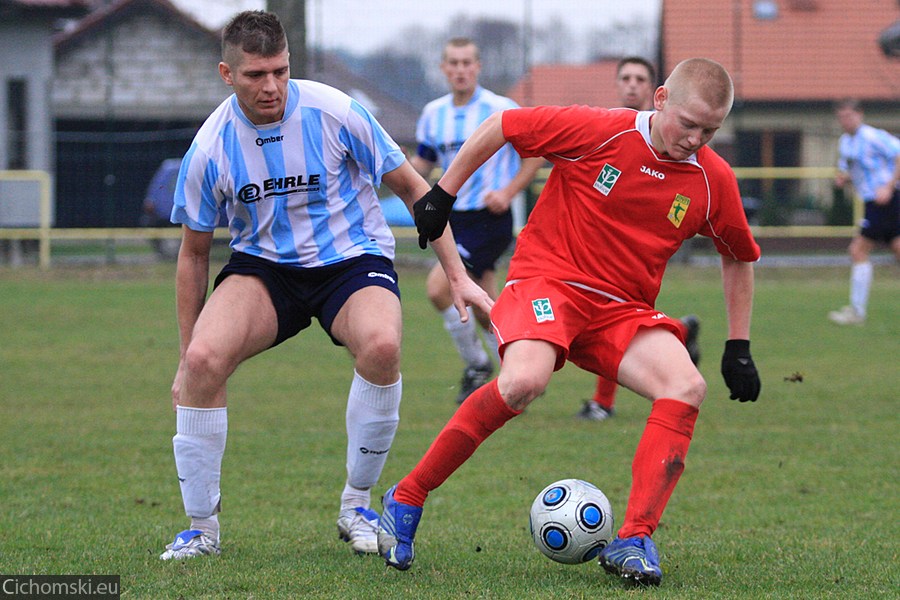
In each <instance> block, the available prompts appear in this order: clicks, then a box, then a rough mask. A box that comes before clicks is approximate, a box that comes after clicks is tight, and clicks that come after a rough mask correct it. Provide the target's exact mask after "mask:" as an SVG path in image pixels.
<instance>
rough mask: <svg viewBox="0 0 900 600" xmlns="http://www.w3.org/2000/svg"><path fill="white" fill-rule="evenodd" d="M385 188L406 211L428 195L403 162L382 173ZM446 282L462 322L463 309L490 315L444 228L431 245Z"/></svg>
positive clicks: (466, 314) (488, 301)
mask: <svg viewBox="0 0 900 600" xmlns="http://www.w3.org/2000/svg"><path fill="white" fill-rule="evenodd" d="M382 180H383V181H384V183H385V185H387V186H388V187H389V188H390V189H391V191H393V192H394V193H395V194H397V196H399V197H400V199H402V200H403V202H405V203H406V206H407V208H409V209H410V211H412V207H413V203H414V201H415V200H417V199H420V198H422V197H423V196H425V195H426V194H427V193H428V192H429V187H428V183H427V182H426V181H425V180H424V179H423V178H422V176H421V175H419V174H418V173H417V172H416V170H415V169H414V168H413V167H412V165H410V163H409V162H405V163H403V164H402V165H400V166H399V167H398V168H396V169H394V170H393V171H391V172H390V173H386V174H385V175H384V177H383V178H382ZM431 248H432V250H434V253H435V255H436V256H437V258H438V261H440V263H441V267H442V268H443V269H444V273H445V274H446V275H447V280H448V281H449V282H450V296H451V298H452V299H453V305H454V306H455V307H456V310H457V311H458V312H459V318H460V320H462V321H463V322H465V321H467V320H468V318H469V311H467V310H466V307H467V306H476V307H478V308H480V309H481V310H483V311H485V313H490V311H491V307H492V306H493V304H494V302H493V300H491V298H490V296H488V294H487V292H485V291H484V290H483V289H481V288H480V287H479V286H478V284H476V283H475V282H474V281H472V279H471V278H470V277H469V274H468V273H467V272H466V267H465V265H463V263H462V259H461V258H460V257H459V252H458V251H457V250H456V242H455V241H454V239H453V232H452V231H451V230H450V227H449V226H448V227H447V228H446V230H445V233H444V235H442V236H440V237H439V238H437V239H435V240H434V241H433V242H432V244H431Z"/></svg>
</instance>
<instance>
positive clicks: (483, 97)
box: [410, 37, 544, 403]
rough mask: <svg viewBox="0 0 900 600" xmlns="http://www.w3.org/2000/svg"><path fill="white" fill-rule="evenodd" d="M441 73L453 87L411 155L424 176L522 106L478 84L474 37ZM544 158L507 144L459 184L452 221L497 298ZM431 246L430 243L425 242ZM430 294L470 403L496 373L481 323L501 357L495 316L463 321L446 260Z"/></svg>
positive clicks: (429, 114) (462, 249) (458, 46)
mask: <svg viewBox="0 0 900 600" xmlns="http://www.w3.org/2000/svg"><path fill="white" fill-rule="evenodd" d="M440 66H441V71H442V72H443V74H444V76H445V77H446V78H447V84H448V86H449V87H450V93H449V94H447V95H445V96H441V97H440V98H438V99H436V100H433V101H431V102H429V103H428V104H427V105H426V106H425V108H424V109H423V110H422V115H421V116H420V117H419V121H418V123H417V125H416V140H417V142H418V147H417V149H416V154H415V156H413V157H412V158H411V159H410V162H411V163H412V165H413V167H415V169H416V171H418V172H419V173H420V174H421V175H422V176H423V177H428V175H429V174H430V173H431V172H432V170H433V169H434V167H435V165H439V166H440V167H441V169H444V170H446V169H447V167H448V166H450V162H451V161H452V160H453V157H455V156H456V153H457V151H458V150H459V148H460V147H461V146H462V144H463V142H465V141H466V139H467V138H468V137H469V136H470V135H471V134H472V132H473V131H475V129H476V128H477V127H478V126H479V125H480V124H481V123H482V122H483V121H484V120H485V119H487V118H488V117H489V116H490V115H492V114H493V113H495V112H497V111H500V110H504V109H507V108H513V107H516V106H517V104H516V103H515V102H513V101H512V100H510V99H509V98H506V97H503V96H499V95H497V94H495V93H493V92H491V91H490V90H487V89H485V88H483V87H481V86H480V85H479V84H478V75H479V74H480V73H481V59H480V57H479V52H478V46H477V45H476V44H475V42H473V41H472V40H471V39H469V38H465V37H458V38H452V39H451V40H449V41H448V42H447V44H446V45H445V46H444V50H443V53H442V54H441V65H440ZM543 164H544V160H543V159H541V158H531V159H528V160H526V161H521V160H520V159H519V155H518V154H517V153H516V151H515V150H513V148H512V146H510V145H508V144H507V145H506V146H504V147H503V148H501V149H500V151H499V152H497V154H495V155H494V156H493V157H491V158H490V160H488V161H487V162H485V164H484V165H482V166H481V168H479V169H478V171H477V172H475V174H473V175H472V177H471V178H470V179H469V181H467V182H466V183H465V185H463V187H462V188H460V190H459V195H458V199H457V201H456V204H454V206H453V213H452V214H451V216H450V225H451V226H452V227H453V231H454V234H455V236H456V244H457V248H458V249H459V253H460V255H461V256H462V257H463V261H464V262H465V265H466V267H467V269H468V271H469V274H470V275H471V276H472V278H473V279H474V280H475V281H476V282H477V283H478V285H480V286H481V287H482V289H484V290H485V291H486V292H487V293H488V294H489V295H490V297H491V298H496V297H497V281H496V277H495V270H496V263H497V260H498V259H499V258H500V256H501V255H502V254H503V253H504V252H505V251H506V249H507V248H508V247H509V244H510V243H511V242H512V239H513V218H512V212H511V211H510V204H511V203H512V201H513V199H514V198H515V196H516V195H517V194H518V193H519V192H521V191H522V190H523V189H524V188H525V187H526V186H527V185H528V184H529V183H530V182H531V180H532V179H533V178H534V174H535V173H536V172H537V170H538V169H539V168H540V167H541V166H542V165H543ZM422 247H423V248H424V247H425V246H424V244H423V245H422ZM426 288H427V292H428V298H429V299H430V300H431V303H432V304H433V305H434V307H435V309H437V311H438V312H439V313H440V314H441V316H442V317H443V320H444V328H445V329H446V330H447V331H448V333H449V334H450V337H451V338H452V339H453V343H454V344H455V345H456V349H457V351H458V352H459V355H460V357H461V358H462V359H463V362H464V363H465V367H464V368H463V376H462V380H461V381H460V390H459V393H458V394H457V398H456V401H457V403H459V402H462V401H463V400H465V399H466V397H467V396H468V395H469V394H471V393H472V392H473V391H474V390H475V389H477V388H479V387H480V386H481V385H483V384H484V383H485V382H486V381H487V380H488V379H489V378H490V376H491V373H492V372H493V366H492V361H491V357H490V356H488V353H487V352H486V351H485V347H484V345H482V341H481V339H480V337H479V335H478V327H477V326H476V324H475V320H476V319H477V322H478V323H480V324H481V329H482V335H483V336H484V338H485V341H486V342H487V347H488V349H489V350H490V351H491V353H492V354H493V358H494V360H495V361H499V356H498V355H497V339H496V338H495V337H494V334H493V333H491V331H490V319H489V317H488V315H487V314H485V313H483V312H481V311H478V310H474V311H473V312H474V313H475V316H476V319H470V320H468V321H460V319H459V315H458V314H457V312H456V310H455V309H454V307H453V303H452V301H451V297H450V286H449V283H448V281H447V276H446V275H445V274H444V271H443V269H442V268H441V266H440V265H435V266H434V268H433V269H432V270H431V272H430V273H429V274H428V281H427V284H426Z"/></svg>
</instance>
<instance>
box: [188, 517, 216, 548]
mask: <svg viewBox="0 0 900 600" xmlns="http://www.w3.org/2000/svg"><path fill="white" fill-rule="evenodd" d="M191 529H199V530H200V531H202V532H203V533H205V534H206V537H208V538H210V539H211V540H213V541H214V542H216V543H219V515H213V516H211V517H207V518H205V519H199V518H197V517H194V518H192V519H191Z"/></svg>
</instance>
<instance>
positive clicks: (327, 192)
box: [171, 79, 406, 267]
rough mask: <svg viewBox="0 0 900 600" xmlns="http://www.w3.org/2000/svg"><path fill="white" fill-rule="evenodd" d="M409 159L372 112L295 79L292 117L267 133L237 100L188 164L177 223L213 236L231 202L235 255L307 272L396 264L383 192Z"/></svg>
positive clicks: (208, 125)
mask: <svg viewBox="0 0 900 600" xmlns="http://www.w3.org/2000/svg"><path fill="white" fill-rule="evenodd" d="M405 160H406V156H405V155H404V154H403V151H402V150H400V148H399V147H398V146H397V144H396V143H395V142H394V141H393V140H392V139H391V138H390V136H389V135H388V134H387V133H386V132H385V131H384V129H383V128H382V127H381V125H379V124H378V122H377V121H376V120H375V118H374V117H373V116H372V115H371V114H370V113H369V111H367V110H366V109H365V108H363V107H362V106H361V105H360V104H359V103H358V102H356V101H355V100H353V99H352V98H350V97H349V96H348V95H346V94H344V93H343V92H341V91H339V90H336V89H334V88H332V87H329V86H327V85H324V84H321V83H317V82H314V81H306V80H296V79H292V80H290V81H289V82H288V86H287V103H286V106H285V111H284V118H283V119H282V120H281V121H280V122H277V123H271V124H267V125H262V126H257V125H254V124H253V123H251V122H250V121H249V120H248V119H247V117H245V116H244V114H243V112H242V111H241V109H240V107H239V105H238V101H237V97H236V96H234V95H233V94H232V95H231V96H230V97H229V98H228V99H226V100H225V101H224V102H223V103H222V104H221V105H219V107H218V108H217V109H216V110H215V111H214V112H213V113H212V114H211V115H210V116H209V118H208V119H207V120H206V122H205V123H204V124H203V126H202V127H201V128H200V130H199V131H198V132H197V135H196V136H195V137H194V141H193V143H192V144H191V147H190V149H189V150H188V152H187V154H186V155H185V157H184V160H183V161H182V164H181V172H180V173H179V175H178V184H177V187H176V190H175V205H174V206H173V208H172V218H171V220H172V222H173V223H181V224H184V225H186V226H187V227H189V228H191V229H194V230H197V231H212V230H213V229H214V228H215V226H216V221H217V215H218V208H219V205H220V204H222V203H223V202H224V203H225V207H226V211H227V214H228V227H229V230H230V232H231V236H232V240H231V247H232V249H234V250H235V251H239V252H244V253H246V254H251V255H253V256H259V257H261V258H265V259H268V260H271V261H274V262H278V263H283V264H289V265H296V266H300V267H318V266H322V265H330V264H334V263H338V262H341V261H343V260H346V259H349V258H353V257H355V256H360V255H362V254H374V255H378V256H385V257H387V258H389V259H393V257H394V238H393V235H392V234H391V230H390V228H389V227H388V225H387V223H386V221H385V218H384V215H383V214H382V212H381V206H380V204H379V201H378V197H377V195H376V193H375V187H377V186H379V185H380V184H381V178H382V176H383V175H384V174H385V173H389V172H390V171H393V170H394V169H396V168H397V167H399V166H400V165H401V164H402V163H403V162H404V161H405Z"/></svg>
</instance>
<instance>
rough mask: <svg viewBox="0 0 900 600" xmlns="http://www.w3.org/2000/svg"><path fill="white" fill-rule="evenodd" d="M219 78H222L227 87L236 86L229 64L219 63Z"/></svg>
mask: <svg viewBox="0 0 900 600" xmlns="http://www.w3.org/2000/svg"><path fill="white" fill-rule="evenodd" d="M219 77H221V78H222V81H224V82H225V85H234V80H233V79H232V78H231V67H229V66H228V63H226V62H220V63H219Z"/></svg>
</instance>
